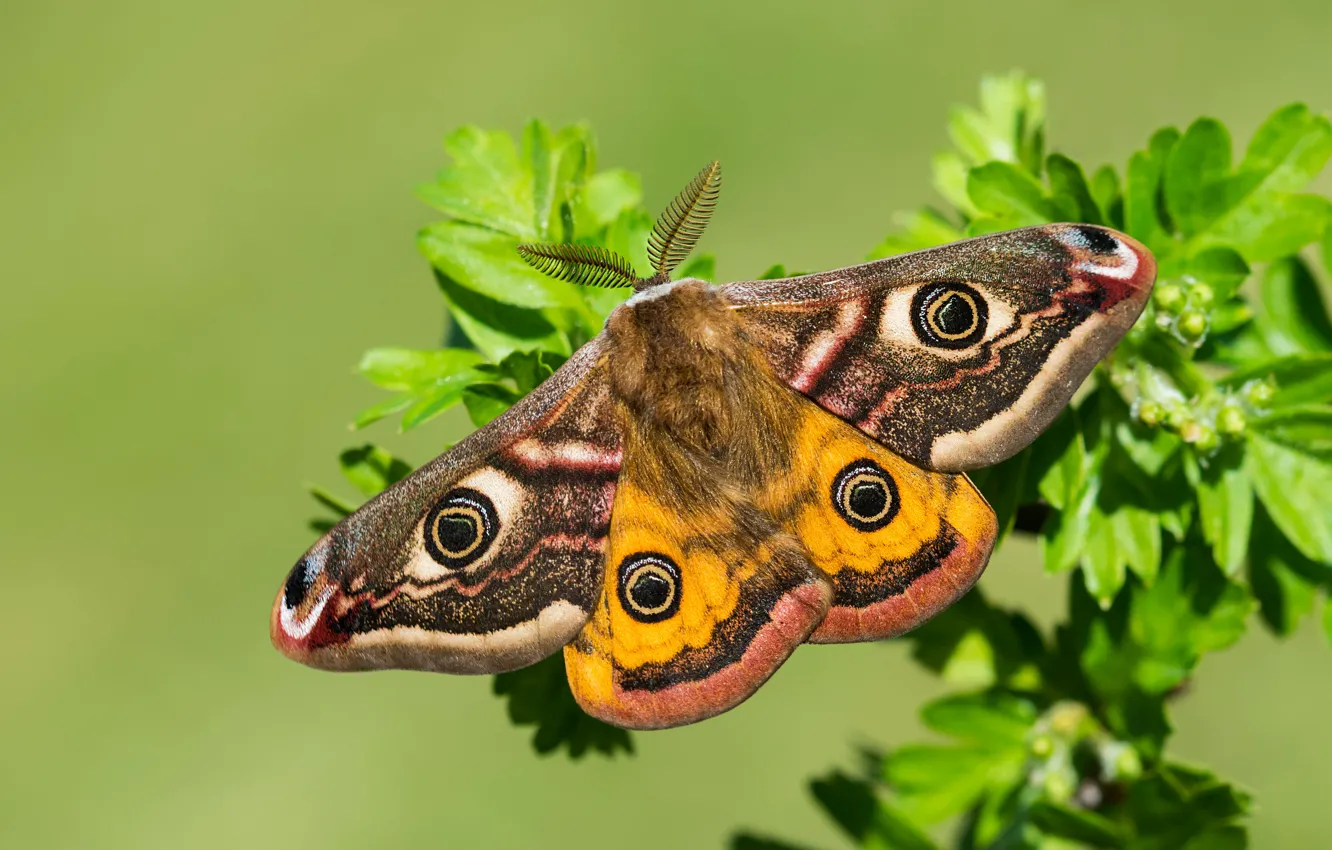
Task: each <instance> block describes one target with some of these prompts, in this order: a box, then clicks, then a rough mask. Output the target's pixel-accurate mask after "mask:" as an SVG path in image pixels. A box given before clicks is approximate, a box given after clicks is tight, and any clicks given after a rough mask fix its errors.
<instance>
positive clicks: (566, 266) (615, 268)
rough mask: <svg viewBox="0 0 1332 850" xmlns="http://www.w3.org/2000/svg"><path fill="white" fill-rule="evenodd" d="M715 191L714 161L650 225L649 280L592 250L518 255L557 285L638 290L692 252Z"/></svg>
mask: <svg viewBox="0 0 1332 850" xmlns="http://www.w3.org/2000/svg"><path fill="white" fill-rule="evenodd" d="M720 192H721V163H719V162H717V161H716V160H715V159H714V160H713V161H712V162H711V163H709V164H708V166H707V167H706V168H704V169H703V170H702V171H700V172H699V173H698V175H697V176H695V177H694V179H693V180H691V181H689V185H688V186H686V187H685V188H684V191H683V192H681V193H680V194H678V195H676V196H675V200H673V201H671V203H670V206H668V207H666V211H665V212H663V213H662V214H661V217H660V218H658V219H657V223H656V224H654V225H653V226H652V233H651V234H650V235H649V236H648V244H647V252H648V258H649V259H651V260H652V268H653V270H654V273H653V275H652V277H639V276H638V275H637V274H636V273H635V272H634V267H633V265H632V264H630V262H629V261H628V260H626V259H625V258H624V257H622V256H620V255H619V254H617V253H615V252H614V251H611V250H609V249H607V248H602V247H599V246H597V245H577V244H574V243H560V244H550V243H544V244H536V245H519V246H518V254H519V255H520V256H521V257H522V258H523V260H524V261H526V262H527V264H528V265H529V266H531V267H532V268H534V269H536V270H537V271H539V272H541V273H542V274H547V275H550V276H551V277H553V278H556V279H558V280H567V281H569V282H570V283H577V284H581V285H583V286H607V287H615V286H632V287H634V288H635V289H637V290H640V291H642V290H644V289H647V288H648V287H651V286H656V285H657V284H661V283H666V282H667V281H669V280H670V279H671V272H672V271H673V270H674V269H675V267H676V266H678V265H680V263H681V262H683V260H684V258H685V257H688V256H689V252H690V251H692V250H694V245H696V244H697V243H698V238H699V237H700V236H702V235H703V230H704V228H706V227H707V226H708V219H709V218H711V217H712V211H713V209H715V208H716V206H717V195H718V194H719V193H720Z"/></svg>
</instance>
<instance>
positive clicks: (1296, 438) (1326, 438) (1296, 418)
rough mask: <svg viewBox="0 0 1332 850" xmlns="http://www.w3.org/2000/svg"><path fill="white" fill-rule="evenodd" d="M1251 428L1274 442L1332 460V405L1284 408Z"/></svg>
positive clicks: (1320, 458)
mask: <svg viewBox="0 0 1332 850" xmlns="http://www.w3.org/2000/svg"><path fill="white" fill-rule="evenodd" d="M1249 428H1250V430H1251V431H1252V432H1253V433H1255V434H1260V435H1262V436H1263V437H1265V438H1266V439H1268V440H1271V441H1272V442H1274V443H1279V444H1281V445H1283V446H1285V447H1287V448H1290V449H1294V450H1295V451H1298V452H1301V453H1303V454H1306V455H1309V456H1311V457H1314V458H1317V459H1318V460H1320V461H1322V462H1324V463H1332V405H1326V404H1318V405H1313V404H1311V405H1306V406H1304V407H1287V408H1282V409H1280V410H1275V411H1273V412H1272V413H1270V414H1268V415H1267V416H1263V417H1261V418H1259V419H1256V420H1254V421H1253V422H1252V423H1250V425H1249Z"/></svg>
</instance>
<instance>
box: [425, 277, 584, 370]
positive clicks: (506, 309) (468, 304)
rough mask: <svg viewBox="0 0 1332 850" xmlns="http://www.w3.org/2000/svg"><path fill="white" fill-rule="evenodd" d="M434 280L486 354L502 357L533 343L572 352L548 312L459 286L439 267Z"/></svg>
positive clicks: (460, 323) (462, 326)
mask: <svg viewBox="0 0 1332 850" xmlns="http://www.w3.org/2000/svg"><path fill="white" fill-rule="evenodd" d="M435 282H436V283H438V284H439V289H440V292H441V293H442V294H443V296H444V301H445V303H446V304H447V305H448V307H449V314H450V315H451V316H452V317H453V320H454V321H455V322H457V324H458V327H459V328H460V329H461V330H462V332H463V333H464V334H466V336H467V338H468V339H469V340H470V341H471V342H472V344H473V345H475V346H476V347H477V349H478V350H480V352H481V353H482V354H484V355H485V356H486V358H488V359H490V360H500V359H502V358H503V357H504V356H505V355H506V354H508V353H509V352H511V351H513V350H515V349H518V348H532V347H534V346H539V347H541V348H544V349H546V350H548V351H560V352H562V353H566V354H568V353H572V352H571V349H570V346H569V341H568V338H567V337H565V335H564V334H563V333H562V332H561V331H560V330H559V329H558V328H556V326H555V325H554V323H553V322H552V321H551V318H550V317H549V316H548V315H547V314H546V313H543V312H542V311H540V310H530V309H527V308H524V307H515V306H513V305H510V304H504V303H502V302H499V301H496V300H495V299H493V298H487V297H486V296H484V295H480V294H478V293H476V292H474V291H472V290H471V289H468V288H467V287H465V286H460V285H459V284H458V283H456V282H455V281H453V280H451V279H449V278H448V277H447V276H445V275H444V274H443V273H441V272H439V271H438V270H436V272H435Z"/></svg>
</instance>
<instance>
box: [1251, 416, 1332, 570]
mask: <svg viewBox="0 0 1332 850" xmlns="http://www.w3.org/2000/svg"><path fill="white" fill-rule="evenodd" d="M1247 460H1248V462H1247V463H1246V464H1245V468H1246V469H1247V470H1248V473H1249V476H1250V477H1251V478H1252V479H1253V487H1254V490H1256V491H1257V493H1258V498H1259V499H1261V500H1262V502H1263V506H1264V507H1266V508H1267V511H1268V513H1269V514H1271V516H1272V520H1273V521H1274V522H1275V523H1276V525H1277V528H1279V529H1281V531H1282V533H1283V534H1285V535H1286V537H1288V538H1289V539H1290V542H1291V543H1293V544H1294V545H1295V548H1297V549H1299V550H1300V552H1301V553H1303V554H1304V556H1305V557H1307V558H1309V559H1311V560H1314V561H1318V562H1320V563H1325V564H1326V563H1332V523H1330V522H1328V521H1327V516H1328V509H1327V506H1328V505H1329V504H1332V465H1329V464H1328V463H1324V462H1322V461H1320V460H1318V459H1317V458H1316V457H1314V456H1312V455H1310V454H1306V453H1304V452H1301V451H1297V450H1295V449H1292V448H1290V447H1288V446H1284V445H1281V444H1280V443H1277V442H1274V441H1272V440H1270V439H1268V438H1266V437H1264V436H1261V435H1258V434H1253V433H1250V435H1249V450H1248V452H1247Z"/></svg>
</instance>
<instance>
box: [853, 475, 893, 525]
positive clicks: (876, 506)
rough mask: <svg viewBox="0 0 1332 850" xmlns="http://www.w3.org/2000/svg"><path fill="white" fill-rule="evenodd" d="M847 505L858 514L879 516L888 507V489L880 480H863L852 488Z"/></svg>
mask: <svg viewBox="0 0 1332 850" xmlns="http://www.w3.org/2000/svg"><path fill="white" fill-rule="evenodd" d="M847 502H848V504H847V507H849V508H850V509H851V512H852V513H854V514H856V515H857V516H862V517H877V516H878V515H879V514H881V513H883V509H884V508H886V507H888V491H887V490H885V489H884V486H883V484H882V483H881V482H879V481H862V482H860V483H859V484H856V485H855V486H853V487H852V488H851V498H850V499H848V500H847Z"/></svg>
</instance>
